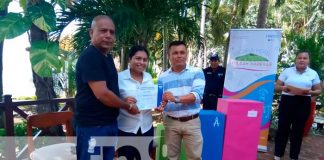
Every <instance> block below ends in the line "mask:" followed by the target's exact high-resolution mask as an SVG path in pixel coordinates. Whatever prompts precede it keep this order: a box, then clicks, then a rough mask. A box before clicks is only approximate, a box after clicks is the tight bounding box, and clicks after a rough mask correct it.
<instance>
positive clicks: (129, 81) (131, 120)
mask: <svg viewBox="0 0 324 160" xmlns="http://www.w3.org/2000/svg"><path fill="white" fill-rule="evenodd" d="M143 74H144V76H143V82H142V83H140V82H138V81H136V80H134V79H133V78H132V77H131V74H130V70H129V69H127V70H124V71H122V72H119V73H118V85H119V92H120V96H121V98H125V97H128V96H132V97H136V94H137V92H140V90H139V88H140V87H141V86H142V85H145V86H154V82H153V80H152V77H151V75H150V74H149V73H147V72H144V73H143ZM117 121H118V128H119V129H120V130H122V131H124V132H131V133H134V134H136V133H137V131H138V129H139V128H141V131H142V133H145V132H147V131H148V130H149V129H150V128H151V127H152V111H151V110H142V111H140V113H139V114H136V115H132V114H129V113H128V111H127V110H124V109H120V110H119V116H118V119H117Z"/></svg>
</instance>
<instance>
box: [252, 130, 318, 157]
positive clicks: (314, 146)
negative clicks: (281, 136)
mask: <svg viewBox="0 0 324 160" xmlns="http://www.w3.org/2000/svg"><path fill="white" fill-rule="evenodd" d="M273 151H274V142H273V141H270V142H269V144H268V152H266V153H263V152H259V153H258V160H272V159H273ZM299 159H300V160H324V136H323V135H314V134H311V132H310V134H309V135H308V136H306V137H304V139H303V145H302V149H301V153H300V155H299ZM284 160H289V144H287V147H286V152H285V157H284Z"/></svg>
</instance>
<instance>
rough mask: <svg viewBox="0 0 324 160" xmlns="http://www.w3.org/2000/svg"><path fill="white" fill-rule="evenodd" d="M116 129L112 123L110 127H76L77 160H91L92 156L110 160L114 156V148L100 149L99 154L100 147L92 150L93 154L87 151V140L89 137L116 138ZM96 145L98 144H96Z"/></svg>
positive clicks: (115, 124) (115, 125)
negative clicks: (100, 156)
mask: <svg viewBox="0 0 324 160" xmlns="http://www.w3.org/2000/svg"><path fill="white" fill-rule="evenodd" d="M117 133H118V128H117V122H115V123H112V124H111V125H105V126H93V127H92V126H91V127H84V126H78V125H77V126H76V135H77V145H76V151H77V159H78V160H91V159H93V158H91V157H92V156H93V155H98V156H99V155H102V156H103V159H104V160H112V159H113V158H114V155H115V147H113V146H110V147H108V146H107V147H102V151H103V153H100V150H101V149H100V147H101V146H97V145H95V146H97V147H95V148H94V152H93V153H92V152H91V151H89V140H90V139H91V137H102V136H103V137H107V138H113V137H117ZM96 144H98V142H96Z"/></svg>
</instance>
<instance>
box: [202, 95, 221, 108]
mask: <svg viewBox="0 0 324 160" xmlns="http://www.w3.org/2000/svg"><path fill="white" fill-rule="evenodd" d="M218 98H219V97H218V96H217V95H216V94H204V95H203V109H204V110H216V109H217V101H218Z"/></svg>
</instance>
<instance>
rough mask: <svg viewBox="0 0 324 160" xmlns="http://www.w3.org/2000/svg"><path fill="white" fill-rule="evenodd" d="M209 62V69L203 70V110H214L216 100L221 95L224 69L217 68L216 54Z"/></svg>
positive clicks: (217, 58) (217, 59)
mask: <svg viewBox="0 0 324 160" xmlns="http://www.w3.org/2000/svg"><path fill="white" fill-rule="evenodd" d="M209 60H210V67H207V68H205V69H204V74H205V80H206V86H205V91H204V97H203V109H205V110H216V108H217V99H218V98H221V97H222V95H223V87H224V79H225V68H224V67H222V66H219V57H218V55H217V54H212V55H211V56H210V57H209Z"/></svg>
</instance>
